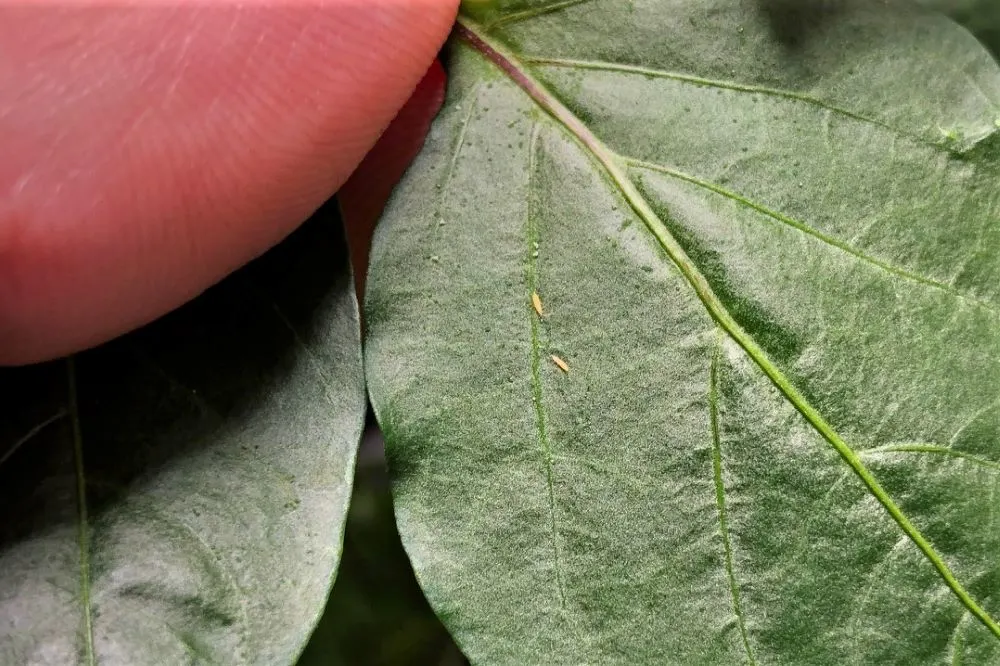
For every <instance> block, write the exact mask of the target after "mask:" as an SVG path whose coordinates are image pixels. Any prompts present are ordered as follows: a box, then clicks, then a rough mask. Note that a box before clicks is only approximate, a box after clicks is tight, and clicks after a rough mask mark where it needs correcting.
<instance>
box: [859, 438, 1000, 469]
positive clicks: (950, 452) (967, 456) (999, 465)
mask: <svg viewBox="0 0 1000 666" xmlns="http://www.w3.org/2000/svg"><path fill="white" fill-rule="evenodd" d="M872 453H927V454H932V455H942V456H950V457H952V458H959V459H961V460H965V461H966V462H969V463H972V464H974V465H979V466H981V467H987V468H989V469H993V470H996V471H1000V462H996V461H995V460H989V459H987V458H981V457H979V456H976V455H973V454H971V453H966V452H965V451H957V450H955V449H951V448H948V447H947V446H938V445H936V444H887V445H885V446H878V447H875V448H871V449H864V450H863V451H861V455H868V454H872Z"/></svg>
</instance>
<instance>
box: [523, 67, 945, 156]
mask: <svg viewBox="0 0 1000 666" xmlns="http://www.w3.org/2000/svg"><path fill="white" fill-rule="evenodd" d="M521 60H522V62H526V63H530V64H532V65H541V66H543V67H544V66H548V67H562V68H566V69H579V70H592V71H605V72H617V73H619V74H633V75H637V76H645V77H653V78H658V79H669V80H672V81H678V82H681V83H690V84H693V85H698V86H704V87H706V88H718V89H721V90H732V91H734V92H745V93H750V94H755V95H766V96H768V97H780V98H783V99H787V100H792V101H795V102H801V103H803V104H809V105H810V106H815V107H817V108H820V109H824V110H826V111H830V112H831V113H835V114H837V115H840V116H844V117H845V118H850V119H852V120H856V121H858V122H862V123H866V124H869V125H874V126H876V127H881V128H882V129H885V130H888V131H890V132H892V133H893V134H896V135H899V136H902V137H906V138H907V139H909V140H911V141H913V142H915V143H918V144H921V145H925V146H930V147H931V148H934V149H936V150H941V151H943V152H946V153H955V152H957V151H954V150H950V149H949V148H948V146H946V145H942V144H940V143H934V142H932V141H928V140H926V139H923V138H921V137H919V136H917V135H915V134H910V133H908V132H905V131H903V130H901V129H899V128H897V127H893V126H892V125H889V124H887V123H884V122H882V121H881V120H878V119H876V118H872V117H870V116H866V115H864V114H861V113H858V112H856V111H851V110H850V109H845V108H844V107H841V106H837V105H835V104H831V103H830V102H827V101H825V100H823V99H820V98H819V97H813V96H812V95H807V94H805V93H800V92H796V91H794V90H782V89H781V88H769V87H767V86H755V85H750V84H746V83H737V82H735V81H725V80H721V79H708V78H704V77H701V76H694V75H692V74H682V73H680V72H669V71H666V70H662V69H654V68H651V67H640V66H638V65H625V64H620V63H614V62H601V61H594V60H574V59H572V58H547V57H544V56H527V57H524V58H522V59H521Z"/></svg>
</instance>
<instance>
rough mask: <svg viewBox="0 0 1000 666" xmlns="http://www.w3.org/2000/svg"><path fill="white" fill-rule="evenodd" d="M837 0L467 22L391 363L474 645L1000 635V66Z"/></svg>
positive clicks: (455, 608) (700, 648)
mask: <svg viewBox="0 0 1000 666" xmlns="http://www.w3.org/2000/svg"><path fill="white" fill-rule="evenodd" d="M808 4H809V9H811V10H814V11H798V10H795V8H794V7H790V6H789V3H781V2H762V3H748V2H737V1H736V0H717V1H714V2H708V1H706V2H698V3H692V2H687V1H681V0H676V1H673V2H668V1H662V0H661V1H656V2H653V1H648V2H641V1H639V0H635V1H633V2H584V1H580V2H554V3H553V2H548V3H533V2H499V3H492V5H491V6H490V7H489V8H488V9H487V10H482V11H479V10H477V13H476V14H475V18H466V19H463V20H462V24H463V26H464V28H463V29H461V30H460V31H459V33H458V37H457V38H456V40H455V42H454V43H453V45H452V49H451V59H450V64H449V66H450V77H451V84H450V92H449V98H448V101H447V103H446V106H445V109H444V110H443V112H442V114H441V116H440V117H439V119H438V121H437V122H436V124H435V126H434V127H433V129H432V131H431V135H430V137H429V139H428V142H427V145H426V147H425V149H424V151H423V153H422V155H421V156H420V157H419V158H418V160H417V162H416V163H415V164H414V166H413V168H411V169H410V171H409V173H408V175H407V177H406V179H405V180H404V181H403V183H402V184H401V185H400V186H399V188H397V191H396V193H395V194H394V197H393V200H392V201H391V203H390V206H389V209H388V211H387V213H386V215H385V217H384V220H383V224H382V226H381V228H380V230H379V233H378V236H377V238H376V243H375V247H374V250H373V257H372V269H371V277H370V281H369V293H368V296H367V300H366V318H367V326H368V330H369V334H368V340H367V351H366V373H367V379H368V383H369V391H370V395H371V397H372V401H373V404H374V406H375V409H376V413H377V415H378V417H379V421H380V423H381V425H382V427H383V430H384V432H385V434H386V438H387V450H388V457H389V463H390V470H391V473H392V480H393V490H394V494H395V498H396V513H397V519H398V524H399V529H400V531H401V533H402V537H403V542H404V544H405V546H406V548H407V551H408V553H409V555H410V557H411V560H412V562H413V565H414V568H415V570H416V573H417V577H418V579H419V580H420V581H421V584H422V586H423V587H424V590H425V592H426V594H427V596H428V598H429V600H430V602H431V604H432V606H433V607H434V608H435V610H436V611H437V613H438V614H439V616H440V617H441V618H442V619H443V620H444V622H445V624H446V625H447V626H448V627H449V629H450V630H451V631H452V632H453V634H454V636H455V638H456V640H457V641H458V643H459V645H460V646H461V647H462V648H463V650H465V651H466V654H467V655H468V656H469V657H470V659H471V660H472V661H473V663H477V664H582V663H599V664H611V663H621V664H664V663H678V664H729V663H733V664H735V663H780V664H806V663H808V664H844V663H857V664H861V663H866V664H867V663H878V664H925V663H942V662H949V663H976V664H986V663H996V662H997V661H1000V641H998V636H1000V627H998V625H997V618H998V617H1000V570H998V566H997V559H996V553H997V552H998V551H1000V514H998V513H997V511H996V502H995V495H996V490H997V484H998V478H997V470H998V469H1000V406H998V404H1000V401H998V398H1000V279H998V278H1000V255H998V253H997V248H1000V226H998V225H997V223H996V220H997V213H998V207H1000V198H998V196H997V192H998V190H997V186H996V183H997V182H998V177H1000V153H998V151H997V131H998V130H997V119H998V118H1000V69H998V67H997V64H996V62H995V61H994V59H993V58H992V57H991V56H990V54H989V53H987V51H985V50H984V49H983V48H982V46H980V44H978V43H977V42H976V40H975V39H974V38H973V37H972V36H971V35H970V34H969V33H968V32H966V31H964V30H962V29H960V28H958V27H957V26H956V25H955V24H953V23H951V22H950V21H948V20H947V19H946V18H944V17H943V16H941V15H938V14H935V13H932V12H928V11H925V10H922V9H920V8H918V7H916V6H915V5H914V4H912V3H910V2H896V3H883V2H879V3H873V2H868V1H863V2H862V1H858V2H816V3H808ZM800 7H801V5H800ZM793 10H794V11H793ZM534 293H537V294H538V295H539V297H540V300H541V302H542V304H543V312H544V315H543V316H541V317H540V316H539V315H538V314H537V313H536V312H535V309H534V308H533V305H532V294H534ZM553 356H555V357H558V358H559V359H561V360H564V361H565V362H566V363H567V365H568V372H567V371H564V370H562V369H560V368H559V367H558V365H557V364H556V363H555V359H554V358H553Z"/></svg>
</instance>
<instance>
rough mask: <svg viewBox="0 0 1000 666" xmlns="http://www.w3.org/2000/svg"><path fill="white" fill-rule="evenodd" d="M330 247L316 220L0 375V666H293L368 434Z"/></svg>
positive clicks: (328, 568) (342, 261) (346, 290)
mask: <svg viewBox="0 0 1000 666" xmlns="http://www.w3.org/2000/svg"><path fill="white" fill-rule="evenodd" d="M340 235H341V230H340V227H339V222H338V221H337V220H336V217H335V213H333V212H332V211H331V210H330V209H329V208H328V209H326V210H325V212H321V213H320V214H317V216H316V219H315V220H314V221H313V222H311V223H310V224H309V225H307V226H306V227H305V228H303V229H302V230H300V231H299V232H297V233H296V234H295V235H293V236H292V237H291V238H290V239H288V240H287V241H286V242H285V243H284V244H283V245H281V246H279V247H278V248H276V249H275V250H273V251H272V252H271V253H269V254H268V255H266V256H265V257H264V258H262V259H261V260H258V261H257V262H256V263H255V264H253V265H251V266H250V267H249V268H247V269H244V270H243V271H241V272H240V273H238V274H237V275H235V276H234V277H232V278H230V279H228V280H227V281H225V282H223V283H222V284H220V285H219V286H217V287H215V288H213V289H212V290H210V291H209V292H208V293H206V294H205V295H203V296H202V297H200V298H199V299H197V300H196V301H194V302H193V303H191V304H190V305H188V306H186V307H185V308H182V309H181V310H180V311H178V312H175V313H173V314H171V315H169V316H167V317H166V318H165V319H163V320H161V321H159V322H157V323H155V324H153V325H151V326H149V327H147V328H145V329H143V330H141V331H138V332H136V333H134V334H132V335H130V336H127V337H125V338H123V339H121V340H118V341H115V342H113V343H110V344H109V345H106V346H105V347H102V348H99V349H96V350H94V351H90V352H86V353H83V354H81V355H79V356H78V357H77V358H76V359H74V360H72V361H70V362H68V363H67V362H65V361H63V362H58V363H52V364H47V365H43V366H35V367H29V368H22V369H13V370H4V371H3V373H2V374H0V396H2V404H3V409H4V417H3V421H2V430H0V461H2V462H0V512H2V513H0V663H3V664H53V665H59V666H65V665H66V664H86V665H92V664H102V665H105V664H107V665H111V664H128V665H129V666H133V665H138V664H150V665H157V666H159V665H163V664H289V663H294V661H295V659H296V658H297V656H298V653H299V651H300V650H301V649H302V647H303V646H304V644H305V642H306V640H307V639H308V637H309V634H310V632H311V631H312V628H313V626H314V625H315V623H316V621H317V620H318V618H319V615H320V614H321V612H322V610H323V605H324V603H325V600H326V596H327V594H328V591H329V588H330V584H331V582H332V577H333V574H334V572H335V570H336V566H337V562H338V560H339V557H340V547H341V536H342V533H343V525H344V517H345V513H346V510H347V503H348V500H349V497H350V494H351V482H352V477H353V471H354V457H355V450H356V447H357V443H358V439H359V437H360V432H361V427H362V424H363V420H364V414H365V398H364V389H363V379H362V367H361V356H360V344H359V329H358V316H357V304H356V299H355V297H354V291H353V287H352V284H351V280H350V275H349V270H348V263H347V251H346V249H345V245H344V243H343V241H342V239H341V237H340Z"/></svg>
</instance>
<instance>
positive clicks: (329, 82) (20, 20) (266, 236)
mask: <svg viewBox="0 0 1000 666" xmlns="http://www.w3.org/2000/svg"><path fill="white" fill-rule="evenodd" d="M456 9H457V2H455V1H454V0H364V2H362V1H360V0H347V1H344V2H328V3H325V4H319V3H305V4H276V5H261V6H257V5H254V4H249V5H245V6H243V7H236V6H224V5H219V6H194V5H192V6H183V5H178V6H173V7H166V6H133V7H113V6H110V5H105V6H100V7H86V6H79V7H72V6H65V7H63V8H61V9H53V8H44V7H42V6H31V5H22V6H20V7H11V8H4V9H0V45H2V46H0V52H2V55H3V57H0V364H20V363H28V362H33V361H39V360H44V359H48V358H53V357H56V356H59V355H62V354H66V353H69V352H72V351H75V350H78V349H82V348H86V347H89V346H92V345H95V344H98V343H100V342H102V341H104V340H107V339H109V338H111V337H113V336H116V335H118V334H120V333H123V332H126V331H128V330H130V329H133V328H135V327H137V326H140V325H142V324H144V323H146V322H148V321H150V320H152V319H154V318H155V317H157V316H159V315H161V314H163V313H165V312H167V311H169V310H170V309H173V308H175V307H177V306H178V305H180V304H182V303H184V302H185V301H187V300H189V299H190V298H192V297H194V296H195V295H197V294H198V293H200V292H201V291H203V290H204V289H205V288H207V287H208V286H210V285H212V284H214V283H215V282H217V281H218V280H220V279H221V278H222V277H224V276H225V275H226V274H228V273H229V272H231V271H232V270H234V269H236V268H238V267H239V266H240V265H242V264H244V263H245V262H247V261H248V260H250V259H252V258H253V257H255V256H257V255H259V254H260V253H262V252H263V251H265V250H266V249H267V248H269V247H270V246H271V245H273V244H275V243H276V242H278V241H280V240H281V239H282V238H283V237H285V236H286V235H287V234H288V233H289V232H290V231H292V230H293V229H294V228H295V227H296V226H297V225H298V224H299V223H301V221H302V220H304V219H305V218H306V217H308V215H309V214H310V213H311V212H312V211H313V210H315V209H316V208H317V207H318V206H319V205H320V204H321V203H322V202H323V201H324V200H326V199H327V198H328V197H329V196H330V195H331V194H332V193H333V192H334V191H335V190H337V189H338V188H339V187H340V186H341V185H342V184H343V183H344V182H345V181H346V180H347V178H348V177H349V176H350V174H351V173H352V171H354V170H355V168H356V167H357V165H358V163H359V162H360V161H361V159H362V158H363V157H364V155H365V154H366V153H367V152H368V151H369V150H370V149H371V148H372V146H373V145H374V144H375V142H376V140H377V139H378V138H379V136H380V134H381V133H382V132H383V130H384V129H385V128H386V127H387V126H388V125H389V123H390V121H391V120H392V118H393V117H394V116H395V115H396V113H397V111H398V110H399V109H400V108H401V107H402V106H403V104H404V103H405V102H406V101H407V99H408V98H409V97H410V95H411V93H412V92H413V90H414V88H415V86H416V85H417V84H418V82H419V81H420V80H421V78H422V77H423V76H424V74H425V72H426V71H427V68H428V66H429V65H430V64H431V63H432V61H433V59H434V56H435V54H436V52H437V50H438V49H439V48H440V46H441V44H442V43H443V41H444V39H445V38H446V36H447V34H448V31H449V29H450V26H451V24H452V22H453V21H454V17H455V12H456Z"/></svg>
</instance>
